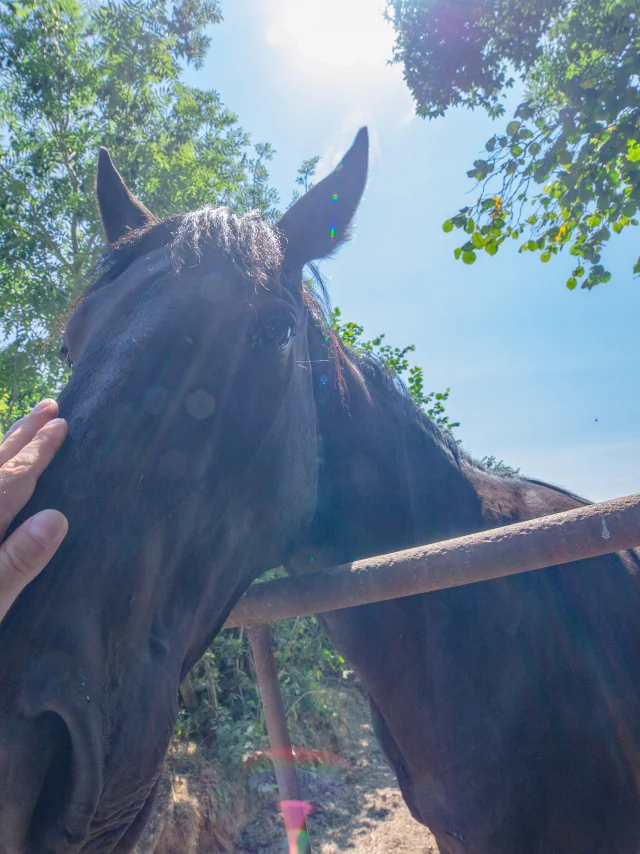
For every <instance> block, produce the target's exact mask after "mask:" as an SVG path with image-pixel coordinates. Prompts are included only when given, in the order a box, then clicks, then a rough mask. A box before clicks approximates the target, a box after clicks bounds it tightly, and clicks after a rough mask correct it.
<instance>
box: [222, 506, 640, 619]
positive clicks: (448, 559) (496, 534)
mask: <svg viewBox="0 0 640 854" xmlns="http://www.w3.org/2000/svg"><path fill="white" fill-rule="evenodd" d="M638 545H640V495H629V496H627V497H626V498H615V499H613V500H612V501H603V502H602V503H600V504H590V505H588V506H586V507H578V508H577V509H575V510H569V511H567V512H566V513H557V514H555V515H553V516H542V517H540V518H538V519H531V520H530V521H527V522H518V523H517V524H515V525H507V526H505V527H503V528H494V529H492V530H489V531H481V532H480V533H477V534H471V535H469V536H466V537H459V538H457V539H454V540H445V541H444V542H440V543H433V544H431V545H426V546H419V547H418V548H414V549H406V550H405V551H401V552H394V553H392V554H387V555H379V556H378V557H372V558H367V559H366V560H359V561H355V562H354V563H349V564H344V565H343V566H334V567H330V568H329V569H319V570H317V571H315V572H309V573H307V574H305V575H301V576H297V577H295V578H284V579H278V580H276V581H269V582H264V583H262V584H256V585H254V586H253V587H251V589H250V590H249V591H248V592H247V593H246V594H245V595H244V596H243V597H242V599H241V600H240V601H239V602H238V604H237V605H236V607H235V608H234V610H233V611H232V613H231V614H230V616H229V618H228V620H227V622H226V623H225V625H224V628H232V627H234V626H256V625H259V624H261V623H271V622H273V621H274V620H283V619H286V618H288V617H296V616H306V615H307V614H318V613H321V612H323V611H336V610H339V609H341V608H348V607H352V606H354V605H366V604H367V603H369V602H379V601H383V600H385V599H396V598H399V597H401V596H412V595H414V594H416V593H429V592H430V591H433V590H442V589H444V588H446V587H457V586H459V585H461V584H471V583H474V582H476V581H487V580H489V579H491V578H501V577H503V576H506V575H516V574H517V573H520V572H530V571H531V570H534V569H542V568H543V567H546V566H554V565H556V564H563V563H570V562H572V561H577V560H583V559H585V558H591V557H598V556H599V555H603V554H608V553H609V552H617V551H621V550H622V549H627V548H632V547H634V546H638Z"/></svg>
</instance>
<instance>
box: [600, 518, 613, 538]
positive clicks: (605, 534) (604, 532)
mask: <svg viewBox="0 0 640 854" xmlns="http://www.w3.org/2000/svg"><path fill="white" fill-rule="evenodd" d="M610 536H611V534H610V533H609V529H608V528H607V523H606V522H605V520H604V519H603V520H602V539H603V540H608V539H609V537H610Z"/></svg>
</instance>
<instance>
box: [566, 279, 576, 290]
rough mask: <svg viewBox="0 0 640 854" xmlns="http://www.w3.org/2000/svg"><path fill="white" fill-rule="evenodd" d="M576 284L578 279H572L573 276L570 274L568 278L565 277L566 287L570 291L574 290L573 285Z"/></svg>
mask: <svg viewBox="0 0 640 854" xmlns="http://www.w3.org/2000/svg"><path fill="white" fill-rule="evenodd" d="M577 284H578V280H577V279H574V277H573V276H571V277H570V278H568V279H567V287H568V288H569V290H570V291H572V290H574V289H575V287H576V286H577Z"/></svg>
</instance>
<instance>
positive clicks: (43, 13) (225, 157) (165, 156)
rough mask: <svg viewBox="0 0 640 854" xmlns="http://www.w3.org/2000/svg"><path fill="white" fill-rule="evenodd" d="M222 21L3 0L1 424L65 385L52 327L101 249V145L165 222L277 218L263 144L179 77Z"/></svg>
mask: <svg viewBox="0 0 640 854" xmlns="http://www.w3.org/2000/svg"><path fill="white" fill-rule="evenodd" d="M220 20H221V15H220V9H219V4H218V2H216V0H174V2H155V0H117V2H116V0H107V2H105V3H101V4H98V5H88V4H87V5H82V4H81V3H80V2H78V0H7V1H6V2H2V0H0V324H1V326H0V429H1V428H2V426H3V425H4V426H5V427H6V425H7V424H8V423H10V422H11V421H12V420H13V419H14V418H15V417H17V416H18V415H20V414H22V412H23V411H24V410H25V409H26V408H28V407H29V406H30V405H31V404H32V403H33V402H34V401H35V400H36V399H37V398H38V397H40V396H41V395H42V394H43V393H48V394H51V393H54V392H55V391H56V390H57V388H58V387H59V385H60V383H61V381H62V379H63V375H64V367H63V365H62V363H61V362H60V361H59V360H58V358H57V350H58V348H59V340H58V334H57V333H58V332H59V327H60V326H61V320H60V319H61V318H64V316H65V314H66V313H67V311H68V309H69V305H70V303H71V302H72V300H73V298H74V297H75V296H76V295H77V294H78V293H79V292H80V290H81V288H82V286H83V284H84V283H85V281H86V275H87V272H88V270H90V269H91V267H92V266H93V265H94V263H95V262H96V260H97V259H98V257H99V255H100V252H101V250H102V243H103V238H102V230H101V226H100V223H99V219H98V215H97V209H96V204H95V200H94V175H95V168H96V163H97V153H98V146H99V145H106V146H108V147H109V148H110V150H111V152H112V154H113V156H114V160H115V162H116V164H117V165H118V168H119V169H120V171H121V172H122V173H123V175H124V177H125V179H126V181H127V183H128V185H129V186H130V187H131V188H132V190H133V191H134V192H135V193H136V194H138V195H139V196H140V197H141V198H143V199H144V201H145V204H147V205H148V207H149V208H150V209H151V210H153V211H154V213H156V214H158V215H160V216H164V215H167V214H170V213H176V212H179V211H185V210H190V209H193V208H195V207H198V206H200V205H202V204H203V203H205V202H209V203H213V204H222V203H229V204H232V205H233V206H234V207H235V208H236V209H240V210H247V209H249V208H254V207H259V208H261V209H262V210H263V211H265V213H266V214H267V216H269V217H272V218H273V217H275V215H276V211H275V206H276V204H277V196H276V194H275V192H274V191H273V190H272V189H270V188H269V186H268V173H267V169H266V163H267V162H268V160H269V159H270V158H271V157H272V154H273V152H272V150H271V148H270V146H269V145H256V146H255V148H254V149H251V148H250V147H249V137H248V136H247V134H246V133H245V132H244V131H243V130H242V128H241V127H240V126H239V124H238V120H237V117H236V116H235V115H234V114H233V113H232V112H230V111H229V110H228V109H226V108H225V107H224V106H223V105H222V103H221V101H220V98H219V96H218V94H217V93H216V92H215V91H211V90H209V91H206V90H202V89H198V88H194V87H191V86H187V85H186V84H185V83H184V82H183V81H182V79H181V78H182V69H183V68H184V66H185V64H192V65H194V66H196V67H200V66H201V65H202V63H203V61H204V57H205V55H206V51H207V49H208V47H209V42H210V39H209V37H208V36H207V35H205V29H206V27H207V26H208V25H210V24H213V23H217V22H219V21H220Z"/></svg>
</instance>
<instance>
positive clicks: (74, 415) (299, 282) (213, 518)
mask: <svg viewBox="0 0 640 854" xmlns="http://www.w3.org/2000/svg"><path fill="white" fill-rule="evenodd" d="M366 159H367V140H366V132H364V131H362V132H361V133H360V134H359V136H358V138H357V139H356V142H355V143H354V146H353V148H352V149H351V150H350V151H349V152H348V153H347V155H346V156H345V158H344V160H343V162H342V163H341V164H340V166H339V167H338V168H337V169H336V170H335V171H334V172H333V173H332V174H331V175H330V176H329V177H328V178H326V179H325V180H324V181H322V182H320V183H319V184H317V185H316V186H315V187H314V188H313V189H312V190H311V191H310V192H309V193H307V194H306V195H305V196H303V197H302V198H301V199H299V200H298V202H297V203H296V204H295V205H294V206H293V207H292V208H291V209H290V210H289V211H288V212H287V213H286V214H285V215H284V216H283V217H282V219H281V220H280V221H279V223H277V225H276V226H275V227H272V226H270V225H269V224H268V223H266V222H265V221H264V220H263V219H262V218H261V216H260V215H259V214H258V213H256V212H251V213H248V214H245V215H244V216H236V215H235V214H234V213H232V212H231V211H230V210H228V209H226V208H211V207H205V208H203V209H202V210H199V211H195V212H192V213H188V214H185V215H180V216H173V217H169V218H168V219H165V220H162V221H159V220H158V219H157V218H156V217H154V216H153V214H152V213H151V212H150V211H149V210H147V208H145V207H144V206H143V205H142V204H141V203H140V202H139V201H138V200H137V199H136V198H135V197H134V196H133V195H132V193H131V192H130V191H129V189H128V188H127V187H126V185H125V183H124V181H123V180H122V178H121V177H120V175H119V174H118V172H117V171H116V169H115V167H114V166H113V164H112V162H111V159H110V157H109V155H108V154H107V152H106V151H105V150H102V151H101V153H100V159H99V167H98V176H97V197H98V204H99V208H100V212H101V216H102V221H103V224H104V228H105V233H106V236H107V240H108V243H109V244H110V247H109V249H108V251H107V253H106V255H105V258H104V260H103V262H102V263H101V264H100V266H99V268H98V274H97V276H96V278H95V280H94V281H93V283H92V284H91V285H90V286H89V288H88V289H87V291H86V293H85V294H84V297H83V299H82V301H81V302H80V303H79V305H78V306H77V307H76V309H75V311H74V313H73V315H72V316H71V318H70V319H69V321H68V324H67V327H66V332H65V336H64V342H65V344H64V346H65V349H66V351H67V353H68V357H69V360H70V362H71V363H72V365H73V372H72V374H71V378H70V380H69V382H68V384H67V386H66V387H65V389H64V390H63V392H62V394H61V396H60V400H59V404H60V413H61V416H62V417H64V418H66V420H67V422H68V425H69V435H68V439H67V441H66V443H65V445H64V447H63V449H62V451H61V452H60V453H59V454H58V456H57V458H56V459H55V460H54V462H53V463H52V465H51V466H50V467H49V469H48V470H47V471H46V473H45V474H44V476H43V477H42V478H41V479H40V481H39V483H38V486H37V489H36V491H35V494H34V497H33V499H32V500H31V501H30V502H29V504H28V505H27V507H26V508H25V511H24V512H23V514H21V516H20V518H19V519H18V520H16V524H19V523H20V521H21V520H22V519H24V518H26V517H27V516H29V515H31V514H33V513H34V512H37V511H38V510H40V509H43V508H45V507H54V508H57V509H59V510H61V511H62V512H63V513H64V514H65V515H66V516H67V518H68V520H69V533H68V536H67V538H66V540H65V541H64V543H63V545H62V547H61V548H60V550H59V551H58V553H57V554H56V556H55V558H54V559H53V560H52V562H51V563H50V564H49V566H48V567H47V568H46V569H45V570H44V571H43V573H42V574H41V575H40V576H39V577H38V579H36V581H35V582H34V583H33V584H32V585H30V587H29V588H28V589H27V590H26V591H25V592H24V593H23V594H22V595H21V597H20V598H19V599H18V601H17V602H16V604H15V605H14V606H13V608H12V609H11V610H10V612H9V614H8V615H7V617H6V619H5V620H4V622H3V623H2V625H1V626H0V852H1V854H27V852H48V854H49V852H51V854H52V852H83V854H91V852H100V854H107V852H119V854H124V852H128V851H130V850H131V849H132V848H133V846H134V844H135V841H136V839H137V836H138V834H139V832H140V830H141V829H142V826H143V825H144V821H145V817H146V815H147V814H148V811H149V809H150V807H151V805H152V802H153V793H154V787H155V785H156V783H157V780H158V777H159V774H160V771H161V767H162V763H163V758H164V754H165V751H166V749H167V746H168V743H169V739H170V737H171V733H172V730H173V726H174V723H175V720H176V716H177V712H178V685H179V682H180V680H181V678H182V677H183V676H184V675H185V674H186V672H187V671H188V670H189V668H190V667H191V666H192V665H193V664H194V663H195V661H196V660H197V659H198V658H199V656H200V655H201V654H202V653H203V651H204V650H205V649H206V647H207V646H208V645H209V644H210V642H211V640H212V639H213V637H214V636H215V634H216V633H217V632H218V630H219V629H220V627H221V626H222V624H223V622H224V620H225V618H226V616H227V614H228V613H229V611H230V610H231V608H232V607H233V605H234V603H235V601H236V600H237V598H238V597H239V596H240V595H241V594H242V592H243V591H244V590H245V589H246V588H247V586H248V585H249V584H250V583H251V581H252V580H253V579H254V578H256V576H257V575H259V574H260V573H261V572H262V571H264V570H266V569H268V568H270V567H273V566H277V565H279V564H281V563H282V562H283V561H285V560H286V559H287V558H288V557H289V556H290V555H291V554H292V552H293V551H294V549H295V548H296V544H297V542H298V541H299V539H300V537H301V536H302V535H303V533H304V531H305V529H306V527H307V526H308V524H309V523H310V519H311V517H312V514H313V511H314V505H315V500H316V477H317V476H316V469H317V437H316V412H315V407H314V404H313V388H312V379H311V376H312V375H311V371H310V369H309V354H308V347H307V335H306V330H307V299H306V295H305V285H304V284H303V276H302V270H303V267H304V265H305V264H307V263H308V262H310V261H312V260H314V259H319V258H322V257H326V256H327V255H329V254H331V252H332V251H333V250H334V249H335V248H336V247H337V246H338V245H339V244H340V243H341V242H342V240H343V239H344V237H345V235H346V233H347V230H348V227H349V223H350V221H351V219H352V216H353V214H354V212H355V209H356V207H357V204H358V202H359V199H360V196H361V195H362V191H363V188H364V181H365V175H366Z"/></svg>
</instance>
